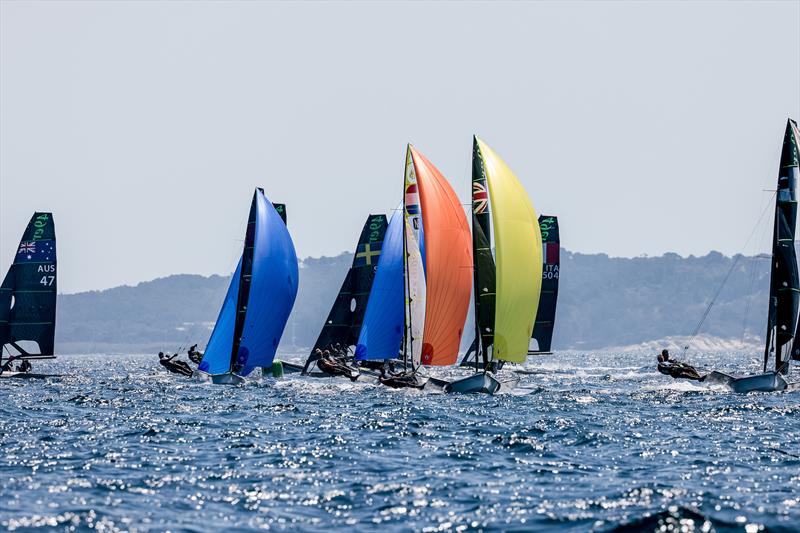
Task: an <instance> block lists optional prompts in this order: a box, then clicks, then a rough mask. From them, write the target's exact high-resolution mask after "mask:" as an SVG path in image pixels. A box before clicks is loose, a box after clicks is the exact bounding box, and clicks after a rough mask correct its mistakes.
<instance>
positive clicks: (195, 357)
mask: <svg viewBox="0 0 800 533" xmlns="http://www.w3.org/2000/svg"><path fill="white" fill-rule="evenodd" d="M187 355H188V356H189V361H191V362H192V363H194V364H196V365H199V364H200V361H202V360H203V354H201V353H200V352H198V351H197V345H196V344H192V346H191V347H190V348H189V352H188V353H187Z"/></svg>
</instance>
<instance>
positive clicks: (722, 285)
mask: <svg viewBox="0 0 800 533" xmlns="http://www.w3.org/2000/svg"><path fill="white" fill-rule="evenodd" d="M776 194H777V192H775V193H773V194H772V196H771V197H770V201H769V202H767V205H766V206H765V207H764V209H763V210H762V211H761V215H759V217H758V220H756V223H755V225H754V226H753V230H752V231H751V232H750V235H749V236H748V237H747V240H746V241H745V243H744V245H743V246H742V250H745V249H746V248H747V245H748V244H750V240H751V239H752V238H753V235H755V233H756V230H757V229H758V228H759V226H760V224H761V220H762V219H763V218H764V215H765V214H766V213H767V212H768V211H769V208H770V207H771V205H772V204H773V201H772V200H773V199H774V198H775V195H776ZM742 257H744V255H742V254H737V255H736V257H735V258H734V260H733V264H731V267H730V268H729V269H728V272H727V273H726V274H725V277H724V278H723V279H722V283H720V284H719V287H717V290H716V292H715V293H714V296H713V297H712V298H711V301H710V302H708V306H706V310H705V311H704V312H703V315H702V316H701V317H700V321H699V322H698V323H697V326H696V327H695V328H694V331H692V334H691V336H690V337H689V340H688V341H686V344H685V345H684V347H683V354H684V355H686V352H687V351H688V350H689V346H690V345H691V344H692V342H693V341H694V338H695V337H697V334H698V333H699V332H700V328H701V327H703V323H704V322H705V321H706V318H708V314H709V313H710V312H711V308H712V307H714V304H715V303H716V301H717V298H719V295H720V293H721V292H722V289H723V288H725V284H726V283H727V282H728V279H730V277H731V274H733V271H734V270H735V269H736V265H737V264H738V263H739V260H740V259H741V258H742Z"/></svg>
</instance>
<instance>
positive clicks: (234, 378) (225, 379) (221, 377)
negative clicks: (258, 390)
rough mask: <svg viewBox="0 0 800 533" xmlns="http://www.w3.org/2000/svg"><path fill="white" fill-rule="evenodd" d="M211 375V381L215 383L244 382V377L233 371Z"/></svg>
mask: <svg viewBox="0 0 800 533" xmlns="http://www.w3.org/2000/svg"><path fill="white" fill-rule="evenodd" d="M209 377H210V378H211V382H212V383H213V384H215V385H239V384H241V383H244V378H243V377H242V376H239V375H236V374H232V373H227V374H213V375H211V376H209Z"/></svg>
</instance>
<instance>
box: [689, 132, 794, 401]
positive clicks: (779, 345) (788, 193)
mask: <svg viewBox="0 0 800 533" xmlns="http://www.w3.org/2000/svg"><path fill="white" fill-rule="evenodd" d="M799 159H800V132H799V131H798V129H797V123H796V122H795V121H794V120H792V119H789V120H788V123H787V124H786V131H785V133H784V136H783V149H782V151H781V162H780V168H779V170H778V189H777V192H776V196H775V218H774V225H773V233H772V262H771V268H770V283H769V310H768V313H767V334H766V340H765V345H764V358H763V363H764V366H763V371H762V372H761V373H760V374H754V375H750V376H744V377H734V376H730V375H727V374H724V373H722V372H716V371H714V372H711V373H709V374H708V375H707V376H706V377H705V381H707V382H712V383H714V382H717V383H724V384H727V385H728V386H729V387H730V388H731V389H732V390H733V391H734V392H741V393H744V392H753V391H762V392H775V391H782V390H786V388H787V387H788V385H789V384H788V382H787V380H786V375H787V374H788V373H789V365H790V360H795V361H800V329H798V327H799V326H800V323H799V322H798V311H800V276H798V268H797V254H796V252H795V244H794V241H795V229H796V223H797V190H796V189H797V182H798V179H799V178H800V175H798V160H799ZM770 361H772V368H770Z"/></svg>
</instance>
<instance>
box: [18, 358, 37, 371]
mask: <svg viewBox="0 0 800 533" xmlns="http://www.w3.org/2000/svg"><path fill="white" fill-rule="evenodd" d="M31 369H33V366H31V362H30V361H28V360H27V359H23V360H22V361H20V363H19V365H18V366H17V372H22V373H23V374H25V373H28V372H30V371H31Z"/></svg>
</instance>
